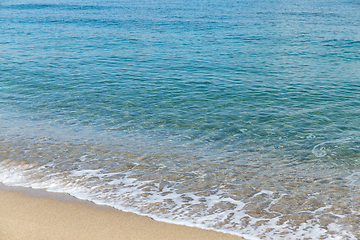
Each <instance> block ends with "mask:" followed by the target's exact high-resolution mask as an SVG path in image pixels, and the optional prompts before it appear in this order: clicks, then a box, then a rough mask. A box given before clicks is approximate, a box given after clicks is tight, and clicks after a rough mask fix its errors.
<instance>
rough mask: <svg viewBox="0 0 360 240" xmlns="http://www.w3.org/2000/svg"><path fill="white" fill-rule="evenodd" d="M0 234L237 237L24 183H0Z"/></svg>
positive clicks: (7, 239)
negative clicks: (33, 188)
mask: <svg viewBox="0 0 360 240" xmlns="http://www.w3.org/2000/svg"><path fill="white" fill-rule="evenodd" d="M0 239H1V240H3V239H4V240H12V239H21V240H22V239H24V240H33V239H34V240H35V239H36V240H42V239H44V240H45V239H46V240H52V239H64V240H65V239H66V240H72V239H74V240H75V239H76V240H80V239H84V240H85V239H86V240H91V239H101V240H107V239H116V240H118V239H126V240H130V239H134V240H140V239H144V240H151V239H154V240H155V239H156V240H162V239H168V240H173V239H179V240H180V239H181V240H184V239H192V240H193V239H199V240H200V239H204V240H212V239H214V240H215V239H216V240H221V239H224V240H228V239H229V240H230V239H231V240H235V239H236V240H239V239H243V238H240V237H238V236H234V235H230V234H224V233H219V232H215V231H211V230H203V229H199V228H195V227H186V226H181V225H175V224H169V223H163V222H158V221H155V220H153V219H151V218H149V217H144V216H139V215H136V214H133V213H127V212H122V211H119V210H116V209H114V208H111V207H103V206H99V205H96V204H93V203H91V202H88V201H81V200H77V199H75V198H72V197H70V196H68V195H65V194H52V193H47V192H45V191H43V190H30V189H27V188H9V187H4V186H1V188H0Z"/></svg>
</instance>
